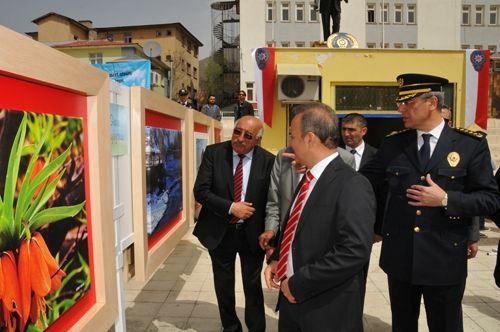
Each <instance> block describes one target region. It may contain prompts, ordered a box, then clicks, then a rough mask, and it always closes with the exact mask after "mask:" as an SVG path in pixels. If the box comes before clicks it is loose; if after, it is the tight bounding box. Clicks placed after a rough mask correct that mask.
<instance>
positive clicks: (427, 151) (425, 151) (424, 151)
mask: <svg viewBox="0 0 500 332" xmlns="http://www.w3.org/2000/svg"><path fill="white" fill-rule="evenodd" d="M431 136H432V135H431V134H422V139H423V140H424V144H423V145H422V147H421V148H420V165H421V166H422V168H425V166H427V163H428V162H429V159H430V158H431V145H430V143H429V140H430V138H431Z"/></svg>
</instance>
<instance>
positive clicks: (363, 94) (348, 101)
mask: <svg viewBox="0 0 500 332" xmlns="http://www.w3.org/2000/svg"><path fill="white" fill-rule="evenodd" d="M397 94H398V87H397V86H341V85H337V86H336V87H335V110H336V111H358V110H373V111H375V110H377V111H382V110H383V111H396V103H395V102H394V96H397Z"/></svg>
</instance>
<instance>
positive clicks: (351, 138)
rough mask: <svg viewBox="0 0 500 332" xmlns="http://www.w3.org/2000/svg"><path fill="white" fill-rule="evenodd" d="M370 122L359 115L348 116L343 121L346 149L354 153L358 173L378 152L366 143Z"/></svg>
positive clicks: (343, 136)
mask: <svg viewBox="0 0 500 332" xmlns="http://www.w3.org/2000/svg"><path fill="white" fill-rule="evenodd" d="M367 125H368V122H367V121H366V119H365V117H364V116H362V115H361V114H358V113H351V114H347V115H346V116H345V117H344V118H343V119H342V139H343V140H344V144H345V149H346V150H347V151H349V152H350V153H352V155H353V156H354V159H355V161H356V171H357V170H359V169H360V168H361V167H363V166H364V165H365V164H366V163H367V162H368V161H369V160H370V159H371V158H372V157H373V156H374V155H375V153H376V152H377V149H376V148H374V147H373V146H371V145H369V144H368V143H366V142H365V141H364V139H363V138H364V136H365V135H366V133H367V132H368V127H367Z"/></svg>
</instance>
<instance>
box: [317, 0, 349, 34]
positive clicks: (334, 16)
mask: <svg viewBox="0 0 500 332" xmlns="http://www.w3.org/2000/svg"><path fill="white" fill-rule="evenodd" d="M341 1H342V0H319V12H320V14H321V24H322V26H323V39H324V40H325V41H326V40H327V39H328V37H330V35H332V34H334V33H337V32H339V31H340V13H341V11H342V8H341V6H340V2H341ZM344 1H345V3H347V2H348V0H344ZM315 5H316V7H318V0H315ZM330 18H331V20H332V30H330Z"/></svg>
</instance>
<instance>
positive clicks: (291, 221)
mask: <svg viewBox="0 0 500 332" xmlns="http://www.w3.org/2000/svg"><path fill="white" fill-rule="evenodd" d="M313 178H314V176H313V175H312V173H311V172H310V171H307V173H306V175H305V179H304V183H302V187H300V191H299V194H298V195H297V200H296V201H295V205H294V206H293V209H292V212H290V216H289V217H288V222H287V224H286V227H285V233H283V239H282V240H281V245H280V257H279V260H278V267H277V270H276V279H278V280H282V279H283V278H285V276H286V271H287V265H288V255H289V254H290V247H291V245H292V241H293V238H294V234H295V230H296V229H297V223H298V222H299V218H300V214H301V212H302V207H303V205H304V201H305V198H306V195H307V191H308V190H309V183H310V182H311V180H312V179H313Z"/></svg>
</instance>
